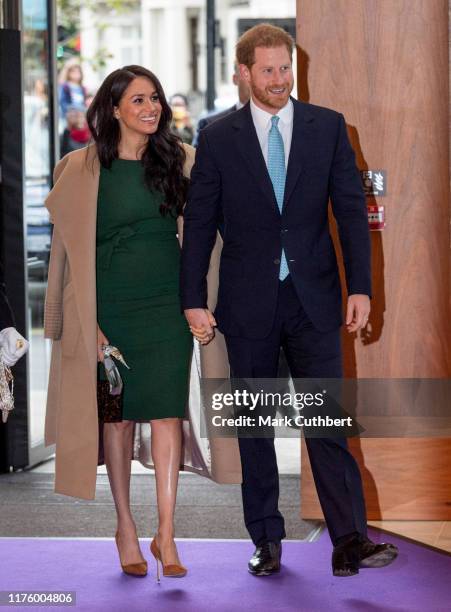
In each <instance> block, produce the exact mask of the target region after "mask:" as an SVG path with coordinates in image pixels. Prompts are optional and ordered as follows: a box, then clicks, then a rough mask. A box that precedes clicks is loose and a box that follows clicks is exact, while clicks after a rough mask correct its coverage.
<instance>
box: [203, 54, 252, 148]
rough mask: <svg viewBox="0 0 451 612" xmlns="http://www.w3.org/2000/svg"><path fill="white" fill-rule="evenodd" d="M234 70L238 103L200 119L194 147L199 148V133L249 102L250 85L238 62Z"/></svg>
mask: <svg viewBox="0 0 451 612" xmlns="http://www.w3.org/2000/svg"><path fill="white" fill-rule="evenodd" d="M234 68H235V72H234V73H233V84H234V85H235V86H236V87H237V88H238V102H237V103H236V104H234V105H233V106H231V107H230V108H226V110H223V111H221V112H220V113H213V114H212V115H207V117H202V119H199V123H198V124H197V132H196V135H195V137H194V140H193V147H197V143H198V142H199V133H200V131H201V130H203V129H204V128H206V127H207V125H211V124H212V123H213V122H214V121H218V119H223V118H224V117H227V115H230V113H234V112H235V111H237V110H239V109H240V108H243V106H244V105H245V104H247V102H249V98H250V95H251V94H250V92H249V85H248V84H247V81H245V80H244V79H243V78H241V74H240V70H239V67H238V64H237V63H236V62H235V64H234Z"/></svg>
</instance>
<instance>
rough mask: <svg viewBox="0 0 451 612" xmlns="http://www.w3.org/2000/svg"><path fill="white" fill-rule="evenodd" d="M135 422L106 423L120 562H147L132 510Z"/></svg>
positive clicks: (104, 435)
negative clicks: (132, 461)
mask: <svg viewBox="0 0 451 612" xmlns="http://www.w3.org/2000/svg"><path fill="white" fill-rule="evenodd" d="M132 436H133V421H122V422H121V423H104V425H103V446H104V454H105V464H106V468H107V472H108V478H109V481H110V486H111V492H112V494H113V499H114V504H115V506H116V513H117V531H118V540H119V549H120V557H121V563H122V564H124V565H126V564H128V563H140V562H141V561H145V559H144V557H143V556H142V553H141V549H140V547H139V543H138V539H137V535H136V526H135V522H134V520H133V517H132V513H131V510H130V469H131V460H132V454H133V439H132Z"/></svg>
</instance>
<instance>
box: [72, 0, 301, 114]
mask: <svg viewBox="0 0 451 612" xmlns="http://www.w3.org/2000/svg"><path fill="white" fill-rule="evenodd" d="M295 15H296V2H295V0H216V20H217V22H218V27H217V29H216V32H217V38H218V39H219V40H218V41H217V42H218V45H220V46H218V47H217V48H216V49H215V67H216V95H217V106H218V108H225V107H227V106H229V105H231V104H233V103H234V102H235V100H236V90H235V87H234V86H233V84H232V75H233V64H234V59H235V45H236V42H237V40H238V37H239V34H240V28H241V30H242V29H243V22H242V21H241V20H249V19H251V20H276V23H277V24H278V25H281V26H282V27H285V26H286V25H287V24H288V25H289V27H290V31H291V33H292V34H293V35H294V28H295ZM96 19H97V20H98V21H101V19H100V17H99V16H98V15H97V16H93V15H92V14H90V12H89V11H87V10H86V9H84V10H83V13H82V32H81V44H82V57H83V58H84V60H85V61H84V69H85V73H86V82H87V85H88V87H90V86H92V85H93V84H94V82H95V83H96V84H97V86H98V84H99V82H101V80H102V79H103V78H104V77H105V76H106V74H108V73H109V72H111V71H112V70H114V69H116V68H118V67H120V66H123V65H124V64H127V63H139V64H142V65H143V66H145V67H147V68H149V69H150V70H152V71H153V72H155V74H156V75H157V76H158V77H159V79H160V80H161V82H162V84H163V87H164V90H165V92H166V95H167V96H170V95H172V94H174V93H176V92H180V93H183V94H185V95H188V97H189V99H190V101H191V102H192V104H193V109H192V110H193V111H194V114H197V112H198V111H200V110H201V108H202V107H203V105H204V94H205V89H206V80H207V67H206V28H207V26H206V20H207V15H206V0H141V1H137V2H136V9H134V10H131V11H125V12H122V13H117V14H109V15H105V17H104V21H105V23H106V25H105V27H103V28H101V29H99V28H96V25H95V22H96ZM277 20H280V21H277ZM248 25H252V24H248ZM101 48H103V49H105V50H107V51H108V52H109V53H111V54H112V57H110V58H108V60H107V63H106V65H105V67H104V68H103V69H102V70H101V71H98V72H97V73H94V72H93V70H92V69H91V68H90V66H89V60H90V59H92V58H93V57H95V55H96V53H98V51H99V49H101ZM294 61H295V62H296V54H294ZM294 70H296V66H294ZM294 93H295V94H296V92H294Z"/></svg>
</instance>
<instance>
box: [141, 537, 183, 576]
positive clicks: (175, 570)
mask: <svg viewBox="0 0 451 612" xmlns="http://www.w3.org/2000/svg"><path fill="white" fill-rule="evenodd" d="M150 552H151V553H152V554H153V556H154V557H155V560H156V562H157V582H160V566H159V564H158V562H160V563H161V566H162V567H163V576H166V577H167V578H182V577H183V576H186V573H187V571H188V570H187V569H186V567H183V565H178V564H177V563H172V564H169V565H164V564H163V561H162V559H161V552H160V549H159V547H158V544H157V542H156V536H155V537H154V539H153V540H152V542H151V543H150Z"/></svg>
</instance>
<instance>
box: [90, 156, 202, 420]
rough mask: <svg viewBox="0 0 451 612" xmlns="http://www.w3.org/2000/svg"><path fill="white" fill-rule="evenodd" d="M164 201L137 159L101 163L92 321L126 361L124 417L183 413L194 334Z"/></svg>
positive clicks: (173, 228)
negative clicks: (108, 164)
mask: <svg viewBox="0 0 451 612" xmlns="http://www.w3.org/2000/svg"><path fill="white" fill-rule="evenodd" d="M162 200H163V196H162V194H161V193H159V192H155V191H153V192H152V191H149V189H148V188H147V187H146V185H145V183H144V169H143V166H142V164H141V162H140V161H131V160H122V159H117V160H115V161H114V162H113V164H112V167H111V169H106V168H103V167H102V168H101V171H100V181H99V194H98V202H97V257H96V272H97V321H98V324H99V326H100V329H101V330H102V331H103V333H104V334H105V336H106V337H107V338H108V340H109V341H110V344H113V345H114V346H117V347H118V348H119V350H120V351H121V352H122V354H123V356H124V359H125V361H126V362H127V364H128V365H129V366H130V370H127V369H126V368H125V367H124V366H123V365H121V364H119V365H118V368H119V371H120V373H121V376H122V380H123V382H124V391H123V418H124V419H129V420H135V421H148V420H150V419H161V418H167V417H183V416H184V414H185V407H186V403H187V396H188V382H189V366H190V360H191V352H192V337H191V334H190V331H189V329H188V326H187V324H186V321H185V319H184V317H183V315H182V314H181V312H180V304H179V297H178V291H179V289H178V287H179V261H180V246H179V243H178V240H177V236H176V233H177V224H176V221H175V219H174V218H172V217H170V216H166V217H162V216H161V214H160V211H159V207H160V204H161V202H162ZM99 375H100V376H101V378H105V377H104V372H103V367H99Z"/></svg>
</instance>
